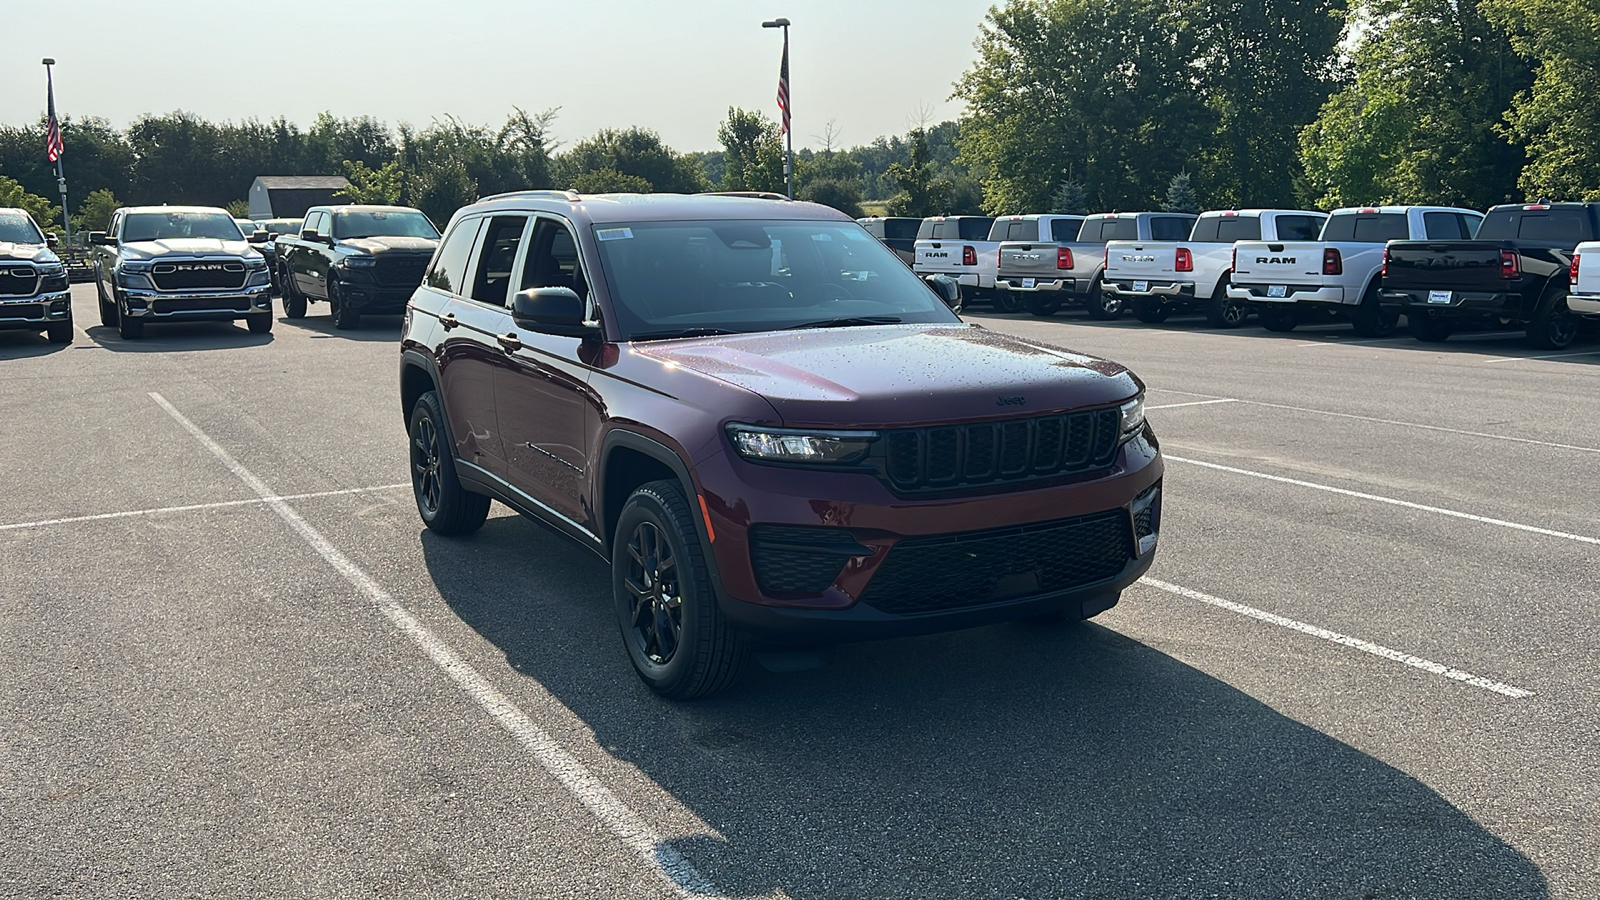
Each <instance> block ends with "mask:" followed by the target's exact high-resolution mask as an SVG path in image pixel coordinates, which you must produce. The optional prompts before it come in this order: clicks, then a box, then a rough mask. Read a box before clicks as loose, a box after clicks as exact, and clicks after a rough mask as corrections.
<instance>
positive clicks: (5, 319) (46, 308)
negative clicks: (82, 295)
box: [0, 291, 72, 331]
mask: <svg viewBox="0 0 1600 900" xmlns="http://www.w3.org/2000/svg"><path fill="white" fill-rule="evenodd" d="M71 321H72V294H71V293H70V292H68V291H51V292H49V293H44V294H35V295H33V296H32V297H7V298H5V299H3V300H0V330H4V331H37V330H39V329H42V328H47V327H49V326H50V325H53V324H56V323H58V322H71Z"/></svg>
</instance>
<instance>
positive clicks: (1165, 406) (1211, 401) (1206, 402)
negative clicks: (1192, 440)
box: [1144, 397, 1239, 412]
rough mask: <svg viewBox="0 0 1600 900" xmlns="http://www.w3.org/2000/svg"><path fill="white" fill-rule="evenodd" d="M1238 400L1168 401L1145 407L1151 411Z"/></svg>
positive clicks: (1235, 401) (1146, 410) (1147, 410)
mask: <svg viewBox="0 0 1600 900" xmlns="http://www.w3.org/2000/svg"><path fill="white" fill-rule="evenodd" d="M1238 402H1239V401H1237V400H1231V399H1228V398H1226V397H1224V398H1222V399H1220V400H1196V401H1194V402H1193V403H1168V404H1165V405H1163V406H1146V407H1145V408H1144V409H1145V412H1149V411H1150V410H1153V409H1182V408H1183V407H1185V406H1211V405H1212V404H1216V403H1238Z"/></svg>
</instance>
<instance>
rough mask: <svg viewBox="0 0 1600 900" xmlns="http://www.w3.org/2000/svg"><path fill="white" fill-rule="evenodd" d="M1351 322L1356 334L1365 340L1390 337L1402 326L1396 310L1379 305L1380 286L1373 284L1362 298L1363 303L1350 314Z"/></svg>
mask: <svg viewBox="0 0 1600 900" xmlns="http://www.w3.org/2000/svg"><path fill="white" fill-rule="evenodd" d="M1350 321H1351V323H1352V324H1354V325H1355V329H1356V334H1359V335H1361V336H1362V337H1364V338H1381V337H1388V336H1389V335H1391V334H1393V333H1394V329H1395V326H1396V325H1399V324H1400V313H1399V312H1398V311H1396V310H1394V309H1384V308H1383V306H1382V305H1380V304H1379V303H1378V286H1377V284H1373V286H1372V287H1369V288H1367V292H1366V293H1365V294H1363V295H1362V296H1361V303H1360V304H1359V305H1358V306H1356V308H1355V309H1354V310H1353V311H1352V312H1351V313H1350Z"/></svg>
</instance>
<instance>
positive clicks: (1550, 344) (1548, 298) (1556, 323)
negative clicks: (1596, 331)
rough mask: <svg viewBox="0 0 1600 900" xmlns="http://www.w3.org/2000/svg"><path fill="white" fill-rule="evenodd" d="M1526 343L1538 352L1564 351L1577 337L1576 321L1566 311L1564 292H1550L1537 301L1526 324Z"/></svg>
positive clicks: (1569, 312)
mask: <svg viewBox="0 0 1600 900" xmlns="http://www.w3.org/2000/svg"><path fill="white" fill-rule="evenodd" d="M1525 333H1526V334H1527V336H1528V343H1530V344H1532V345H1533V346H1535V347H1537V348H1538V349H1540V350H1565V349H1567V348H1568V347H1570V346H1572V342H1573V341H1574V340H1576V339H1577V337H1578V319H1577V317H1576V316H1574V315H1573V314H1572V311H1571V310H1569V309H1567V293H1566V291H1559V292H1557V291H1551V292H1550V293H1548V294H1546V295H1545V296H1544V299H1542V300H1540V301H1539V311H1538V312H1537V313H1535V314H1534V316H1533V321H1531V322H1529V323H1528V327H1527V330H1526V332H1525Z"/></svg>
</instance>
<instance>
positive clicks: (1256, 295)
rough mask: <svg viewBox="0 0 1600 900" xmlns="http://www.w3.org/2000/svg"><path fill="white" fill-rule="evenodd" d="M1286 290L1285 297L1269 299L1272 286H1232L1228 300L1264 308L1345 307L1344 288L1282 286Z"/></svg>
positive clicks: (1229, 289)
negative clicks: (1299, 306)
mask: <svg viewBox="0 0 1600 900" xmlns="http://www.w3.org/2000/svg"><path fill="white" fill-rule="evenodd" d="M1281 286H1282V287H1284V288H1285V291H1284V296H1282V297H1269V296H1267V295H1268V294H1269V293H1271V288H1272V286H1271V285H1265V284H1231V285H1229V286H1228V299H1230V300H1245V301H1248V302H1250V303H1259V304H1262V305H1264V306H1283V305H1288V304H1291V303H1323V304H1327V305H1330V306H1343V305H1345V299H1344V288H1342V287H1337V286H1334V287H1327V286H1323V287H1314V288H1313V287H1307V286H1305V285H1295V284H1290V285H1281Z"/></svg>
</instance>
